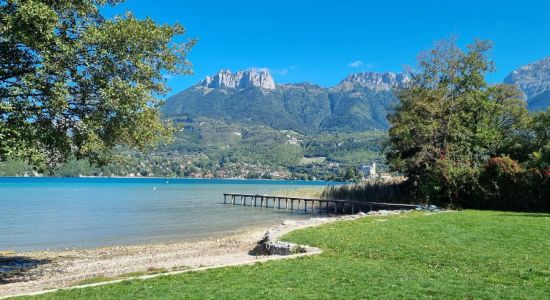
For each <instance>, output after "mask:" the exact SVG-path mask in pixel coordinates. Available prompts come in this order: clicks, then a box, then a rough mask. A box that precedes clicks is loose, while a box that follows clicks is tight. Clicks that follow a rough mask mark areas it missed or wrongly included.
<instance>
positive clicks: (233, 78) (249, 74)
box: [199, 69, 275, 90]
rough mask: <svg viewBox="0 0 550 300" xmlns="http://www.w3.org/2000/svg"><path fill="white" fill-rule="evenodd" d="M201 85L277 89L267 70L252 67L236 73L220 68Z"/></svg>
mask: <svg viewBox="0 0 550 300" xmlns="http://www.w3.org/2000/svg"><path fill="white" fill-rule="evenodd" d="M199 85H201V86H203V87H207V88H213V89H214V88H229V89H246V88H250V87H258V88H262V89H266V90H274V89H275V81H273V77H272V76H271V74H270V73H269V72H268V71H266V70H256V69H251V70H248V71H239V72H237V73H235V74H233V73H231V71H230V70H220V71H219V72H218V74H216V75H214V76H207V77H206V78H205V79H204V80H202V81H201V82H200V83H199Z"/></svg>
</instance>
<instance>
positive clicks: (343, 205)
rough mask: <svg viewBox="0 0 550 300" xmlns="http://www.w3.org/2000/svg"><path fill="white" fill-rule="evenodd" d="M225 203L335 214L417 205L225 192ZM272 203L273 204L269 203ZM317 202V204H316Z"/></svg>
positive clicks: (411, 207) (412, 207)
mask: <svg viewBox="0 0 550 300" xmlns="http://www.w3.org/2000/svg"><path fill="white" fill-rule="evenodd" d="M223 203H224V204H231V205H242V206H251V207H265V208H273V209H285V210H290V211H294V210H299V211H303V212H304V213H307V212H308V211H310V212H319V213H322V212H326V213H329V212H334V213H335V214H338V213H342V214H346V213H351V214H354V213H356V212H360V211H363V212H368V211H372V210H379V209H388V210H397V209H414V208H415V207H416V205H412V204H395V203H380V202H364V201H354V200H333V199H319V198H301V197H287V196H271V195H258V194H238V193H224V194H223ZM270 203H271V206H270V205H269V204H270ZM316 204H317V206H316Z"/></svg>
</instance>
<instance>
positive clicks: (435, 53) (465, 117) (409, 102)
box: [387, 40, 528, 204]
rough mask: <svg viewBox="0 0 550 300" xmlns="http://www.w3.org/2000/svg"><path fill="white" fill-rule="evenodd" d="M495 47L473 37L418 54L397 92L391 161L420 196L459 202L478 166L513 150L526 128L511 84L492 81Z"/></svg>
mask: <svg viewBox="0 0 550 300" xmlns="http://www.w3.org/2000/svg"><path fill="white" fill-rule="evenodd" d="M490 48H491V45H490V43H489V42H487V41H476V42H474V43H473V44H471V45H469V46H468V51H467V52H463V51H462V50H461V49H460V48H458V47H457V46H456V44H455V41H454V40H449V41H443V42H440V43H438V44H436V46H435V47H434V49H433V50H431V51H430V52H428V53H426V54H424V55H423V56H421V57H420V61H419V66H420V69H419V71H418V72H417V73H415V74H412V76H411V77H412V81H411V83H410V85H409V86H407V87H405V88H404V89H402V90H401V91H400V92H399V94H398V96H399V99H400V103H399V104H398V105H397V107H396V110H395V113H393V114H392V115H391V116H390V117H389V119H390V122H391V124H392V126H391V128H390V132H389V134H390V149H389V151H388V154H387V159H388V162H389V164H390V166H391V167H392V168H393V169H394V170H397V171H400V172H403V173H404V174H406V175H407V177H408V178H409V179H410V180H412V181H413V182H414V183H415V184H416V185H417V186H418V187H419V190H420V191H421V193H422V194H423V196H425V197H428V196H430V198H431V199H432V200H435V201H436V202H440V203H446V204H449V203H454V202H456V201H457V200H458V199H459V198H460V197H462V196H464V195H467V194H468V193H469V191H470V190H471V188H472V185H475V182H476V180H477V179H476V178H477V176H478V175H479V170H477V169H476V168H480V167H481V166H482V165H484V164H485V161H486V160H487V159H488V158H489V157H491V156H495V155H503V154H508V153H507V152H508V151H509V149H510V147H509V145H510V144H512V143H513V142H514V141H516V140H517V136H518V133H519V132H521V131H522V130H525V128H526V127H525V126H526V124H527V123H526V120H527V119H528V112H527V110H526V108H525V103H524V102H523V101H521V98H520V93H519V91H518V90H517V89H516V88H515V87H512V86H505V85H497V86H489V85H488V84H487V82H486V81H485V75H486V73H487V72H490V71H492V70H493V69H494V66H493V63H492V62H491V61H489V60H488V59H487V54H486V53H487V51H489V50H490Z"/></svg>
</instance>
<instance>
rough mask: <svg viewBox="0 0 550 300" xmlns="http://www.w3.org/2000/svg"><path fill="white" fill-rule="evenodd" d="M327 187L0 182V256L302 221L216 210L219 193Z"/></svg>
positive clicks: (273, 213) (264, 212) (271, 213)
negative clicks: (16, 252) (3, 252)
mask: <svg viewBox="0 0 550 300" xmlns="http://www.w3.org/2000/svg"><path fill="white" fill-rule="evenodd" d="M328 184H331V183H328V182H304V181H275V180H273V181H267V180H216V179H212V180H207V179H205V180H201V179H156V178H155V179H154V178H136V179H133V178H132V179H125V178H0V251H2V250H15V251H18V252H20V251H31V250H42V249H64V248H72V247H99V246H108V245H123V244H139V243H146V242H160V241H175V240H184V239H196V238H202V237H205V236H208V235H213V234H219V233H223V232H231V231H235V230H239V229H244V228H246V227H251V226H255V225H263V224H274V223H276V222H280V221H282V220H285V219H300V218H305V217H307V216H304V215H302V214H299V213H289V212H286V211H283V210H280V211H277V210H273V209H266V208H263V209H262V208H251V207H241V206H231V205H223V204H220V202H222V203H223V196H222V194H223V193H224V192H236V193H258V194H272V193H273V192H276V191H280V190H289V189H298V188H303V187H311V186H312V185H328Z"/></svg>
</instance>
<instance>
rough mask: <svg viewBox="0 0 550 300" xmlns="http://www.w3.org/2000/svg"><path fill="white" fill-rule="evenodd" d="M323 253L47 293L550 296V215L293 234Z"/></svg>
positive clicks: (361, 224) (377, 222)
mask: <svg viewBox="0 0 550 300" xmlns="http://www.w3.org/2000/svg"><path fill="white" fill-rule="evenodd" d="M285 239H286V240H289V241H293V242H296V243H300V244H308V245H312V246H316V247H320V248H322V249H324V250H325V252H324V253H323V254H321V255H317V256H312V257H305V258H299V259H294V260H286V261H273V262H266V263H261V264H256V265H253V266H243V267H231V268H223V269H215V270H208V271H202V272H192V273H187V274H180V275H173V276H163V277H158V278H154V279H149V280H132V281H125V282H122V283H118V284H113V285H106V286H100V287H94V288H85V289H77V290H67V291H60V292H57V293H53V294H46V295H43V296H40V297H39V298H46V299H50V298H51V299H83V298H84V299H86V298H94V299H113V298H116V299H137V298H142V299H154V298H174V299H182V298H197V299H205V298H210V299H224V298H227V299H243V298H246V299H250V298H256V299H266V298H267V299H273V298H279V299H287V298H297V299H328V298H331V299H335V298H336V299H350V298H363V299H364V298H376V299H380V298H390V299H403V298H406V299H416V298H430V297H433V298H451V299H464V298H466V299H487V298H491V299H502V298H509V299H518V298H520V299H521V298H528V299H550V215H548V214H527V213H508V212H481V211H463V212H453V213H440V214H430V215H426V214H423V213H410V214H404V215H400V216H395V217H377V218H363V219H360V220H356V221H349V222H339V223H333V224H327V225H324V226H322V227H318V228H311V229H305V230H299V231H296V232H293V233H291V234H289V235H288V236H286V237H285Z"/></svg>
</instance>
